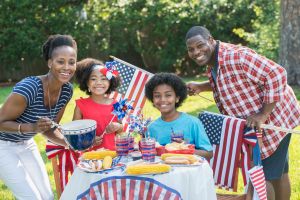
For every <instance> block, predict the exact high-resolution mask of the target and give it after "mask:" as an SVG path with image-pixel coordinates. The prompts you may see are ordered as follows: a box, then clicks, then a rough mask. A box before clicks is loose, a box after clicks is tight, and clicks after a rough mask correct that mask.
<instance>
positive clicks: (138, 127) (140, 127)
mask: <svg viewBox="0 0 300 200" xmlns="http://www.w3.org/2000/svg"><path fill="white" fill-rule="evenodd" d="M151 121H152V120H151V118H150V117H149V118H144V115H143V113H141V112H138V113H137V114H131V115H130V116H129V123H128V126H129V134H131V135H133V134H134V133H138V134H140V135H141V136H142V137H146V132H147V127H148V125H149V124H150V122H151Z"/></svg>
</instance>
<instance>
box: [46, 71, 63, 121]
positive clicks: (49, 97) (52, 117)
mask: <svg viewBox="0 0 300 200" xmlns="http://www.w3.org/2000/svg"><path fill="white" fill-rule="evenodd" d="M49 85H50V84H49V77H48V74H47V92H48V103H49V110H50V119H51V120H54V115H55V113H56V107H57V104H58V100H59V96H60V92H61V88H60V89H59V92H58V97H57V100H56V103H55V107H54V110H53V115H52V109H51V96H50V90H49Z"/></svg>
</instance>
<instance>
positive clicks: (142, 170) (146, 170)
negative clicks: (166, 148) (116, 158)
mask: <svg viewBox="0 0 300 200" xmlns="http://www.w3.org/2000/svg"><path fill="white" fill-rule="evenodd" d="M170 170H171V166H170V165H166V164H149V165H147V164H146V165H131V166H127V168H126V173H127V174H130V175H139V174H159V173H165V172H169V171H170Z"/></svg>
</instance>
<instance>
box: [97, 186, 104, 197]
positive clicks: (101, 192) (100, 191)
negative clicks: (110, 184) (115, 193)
mask: <svg viewBox="0 0 300 200" xmlns="http://www.w3.org/2000/svg"><path fill="white" fill-rule="evenodd" d="M101 185H102V184H99V185H98V191H99V193H100V196H101V194H103V191H102V187H101Z"/></svg>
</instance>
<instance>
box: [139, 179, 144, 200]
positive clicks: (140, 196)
mask: <svg viewBox="0 0 300 200" xmlns="http://www.w3.org/2000/svg"><path fill="white" fill-rule="evenodd" d="M144 193H145V181H140V192H139V199H144Z"/></svg>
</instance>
